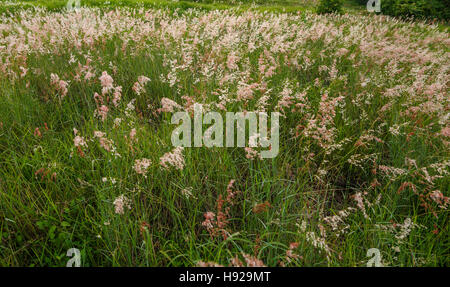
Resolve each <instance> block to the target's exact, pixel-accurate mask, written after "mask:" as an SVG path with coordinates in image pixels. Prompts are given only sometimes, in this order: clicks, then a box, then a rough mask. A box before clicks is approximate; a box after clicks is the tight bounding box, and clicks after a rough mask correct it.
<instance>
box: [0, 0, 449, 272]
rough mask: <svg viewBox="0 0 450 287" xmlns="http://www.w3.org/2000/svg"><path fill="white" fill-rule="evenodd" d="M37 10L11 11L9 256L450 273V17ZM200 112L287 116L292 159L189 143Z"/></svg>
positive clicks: (3, 41) (6, 20)
mask: <svg viewBox="0 0 450 287" xmlns="http://www.w3.org/2000/svg"><path fill="white" fill-rule="evenodd" d="M37 2H39V3H45V4H46V5H48V6H46V7H47V8H50V9H44V8H38V9H34V8H29V9H25V7H24V6H23V5H18V4H19V3H18V2H5V1H3V2H0V5H1V7H2V9H3V10H2V11H7V12H8V13H4V14H3V15H2V16H0V35H1V37H0V71H1V73H0V110H1V113H0V265H2V266H64V265H65V264H66V262H67V260H68V258H67V257H66V252H67V250H68V249H69V248H78V249H79V250H81V255H82V265H83V266H196V265H201V266H205V265H208V266H210V265H213V266H216V265H233V266H241V265H247V266H255V265H256V266H261V265H267V266H366V264H367V260H368V259H369V258H367V251H368V250H369V249H371V248H377V249H379V250H380V252H381V256H382V261H381V263H382V264H383V265H385V266H444V265H449V262H450V260H449V247H450V246H449V241H448V234H449V225H448V221H449V216H448V204H449V183H450V182H449V178H450V177H449V172H450V153H449V145H450V120H449V107H450V101H449V97H448V92H449V80H450V79H449V57H450V54H449V53H448V51H449V46H450V42H449V32H448V30H447V29H446V27H445V26H441V25H440V24H439V25H438V24H431V23H425V22H420V21H417V22H414V21H403V20H400V19H395V18H392V17H386V16H383V15H368V14H367V13H365V12H364V11H363V12H362V13H357V12H358V11H354V13H348V14H345V13H342V14H317V13H315V12H314V9H310V8H309V6H301V7H300V8H298V7H297V6H295V5H291V6H289V5H286V6H283V4H270V5H269V4H268V2H267V1H261V4H258V5H254V6H253V7H249V6H247V4H245V5H243V6H239V5H238V4H230V3H231V1H223V3H219V4H217V3H206V1H204V2H203V3H194V2H188V1H185V2H182V1H179V2H172V1H150V0H146V1H144V2H145V3H147V5H148V6H145V5H144V6H140V5H138V6H134V5H132V2H133V3H135V4H136V3H138V1H132V0H126V1H125V0H124V1H112V0H110V2H111V3H109V4H107V5H106V4H105V5H103V4H101V5H100V4H99V3H100V1H96V0H89V2H88V3H91V4H92V6H95V7H88V8H82V9H80V10H72V11H65V10H62V9H61V7H63V4H62V3H61V2H58V1H55V2H51V3H50V2H45V1H28V3H29V4H30V6H29V7H34V6H32V5H31V4H36V3H37ZM282 2H286V1H280V3H282ZM288 2H291V1H288ZM101 3H104V2H101ZM124 3H125V4H124ZM139 3H141V2H139ZM186 3H187V4H186ZM94 4H95V5H94ZM58 5H60V6H58ZM127 5H130V6H131V7H126V6H127ZM183 5H187V6H183ZM192 5H193V6H195V7H194V8H195V9H191V8H193V6H192ZM196 5H199V6H196ZM202 5H203V6H202ZM11 7H16V8H11ZM305 7H306V8H305ZM345 7H346V6H345V5H344V12H345V11H346V10H345V9H348V8H345ZM216 9H221V10H216ZM289 9H292V10H289ZM283 10H285V11H287V12H288V13H283ZM291 12H293V13H291ZM11 14H12V15H11ZM200 104H201V105H203V107H205V110H210V111H217V112H219V113H222V114H224V113H225V112H228V111H230V112H245V111H259V112H264V111H267V112H275V111H276V112H279V113H281V115H282V116H281V118H280V152H279V154H278V156H277V157H275V158H273V159H262V158H260V157H259V155H260V152H261V148H258V147H256V148H251V147H245V148H243V147H229V148H220V147H214V148H208V147H205V146H203V147H198V148H184V149H182V148H177V147H174V146H173V145H172V143H171V134H172V131H173V130H174V128H175V125H173V124H171V117H172V115H173V113H174V112H176V111H187V112H189V113H192V110H193V107H194V106H195V105H200ZM248 136H250V135H248ZM253 136H254V135H253ZM248 138H249V137H248ZM248 140H249V141H250V139H248Z"/></svg>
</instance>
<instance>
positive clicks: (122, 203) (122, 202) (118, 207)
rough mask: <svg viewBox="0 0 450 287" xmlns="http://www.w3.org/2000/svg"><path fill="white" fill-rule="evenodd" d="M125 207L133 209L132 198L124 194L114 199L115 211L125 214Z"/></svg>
mask: <svg viewBox="0 0 450 287" xmlns="http://www.w3.org/2000/svg"><path fill="white" fill-rule="evenodd" d="M125 208H128V209H131V200H130V199H128V198H127V197H126V196H125V195H123V194H122V195H120V196H119V197H117V198H116V199H115V200H114V211H115V212H116V214H123V213H124V209H125Z"/></svg>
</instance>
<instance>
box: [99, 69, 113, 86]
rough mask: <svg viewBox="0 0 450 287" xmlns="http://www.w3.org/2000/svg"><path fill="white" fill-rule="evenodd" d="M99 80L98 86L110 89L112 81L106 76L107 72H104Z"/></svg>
mask: <svg viewBox="0 0 450 287" xmlns="http://www.w3.org/2000/svg"><path fill="white" fill-rule="evenodd" d="M98 79H99V80H100V84H101V85H102V87H103V88H107V89H112V88H113V83H114V80H113V78H112V77H111V76H110V75H108V72H106V71H104V72H103V73H102V75H101V76H100V77H99V78H98Z"/></svg>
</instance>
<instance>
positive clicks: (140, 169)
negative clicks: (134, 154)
mask: <svg viewBox="0 0 450 287" xmlns="http://www.w3.org/2000/svg"><path fill="white" fill-rule="evenodd" d="M151 164H152V161H151V160H149V159H147V158H142V159H137V160H135V161H134V166H133V169H134V170H135V171H136V173H137V174H141V175H143V176H144V177H147V175H146V173H147V171H148V168H149V167H150V165H151Z"/></svg>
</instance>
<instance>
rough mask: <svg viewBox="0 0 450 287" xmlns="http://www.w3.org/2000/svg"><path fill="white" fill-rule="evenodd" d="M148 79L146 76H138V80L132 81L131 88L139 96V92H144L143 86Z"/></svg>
mask: <svg viewBox="0 0 450 287" xmlns="http://www.w3.org/2000/svg"><path fill="white" fill-rule="evenodd" d="M149 81H150V79H149V78H147V77H146V76H139V77H138V81H137V82H136V83H134V85H133V87H132V90H133V91H134V92H135V93H136V94H137V95H138V96H139V95H140V94H141V93H143V92H145V89H144V86H145V84H147V82H149Z"/></svg>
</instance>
